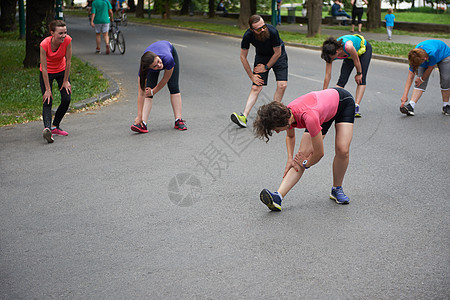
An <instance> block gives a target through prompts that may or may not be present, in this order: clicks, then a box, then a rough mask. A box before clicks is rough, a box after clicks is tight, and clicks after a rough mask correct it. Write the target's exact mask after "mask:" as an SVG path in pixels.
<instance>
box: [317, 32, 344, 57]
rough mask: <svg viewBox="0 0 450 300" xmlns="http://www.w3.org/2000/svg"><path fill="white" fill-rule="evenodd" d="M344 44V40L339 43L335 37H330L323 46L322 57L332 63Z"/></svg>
mask: <svg viewBox="0 0 450 300" xmlns="http://www.w3.org/2000/svg"><path fill="white" fill-rule="evenodd" d="M343 47H344V44H343V43H342V40H340V41H338V40H336V39H335V38H334V37H332V36H330V37H329V38H327V39H326V40H325V41H324V42H323V44H322V54H321V56H320V57H322V59H323V60H325V61H326V62H327V63H331V56H333V55H335V54H336V52H337V51H338V50H339V49H341V48H343Z"/></svg>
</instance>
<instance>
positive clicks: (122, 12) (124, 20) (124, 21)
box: [117, 7, 128, 26]
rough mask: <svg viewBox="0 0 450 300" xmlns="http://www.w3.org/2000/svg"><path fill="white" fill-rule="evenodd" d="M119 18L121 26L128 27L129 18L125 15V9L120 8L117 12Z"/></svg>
mask: <svg viewBox="0 0 450 300" xmlns="http://www.w3.org/2000/svg"><path fill="white" fill-rule="evenodd" d="M117 16H118V17H119V19H120V25H122V26H127V24H128V17H127V14H126V13H125V9H124V8H123V7H121V8H119V10H118V11H117Z"/></svg>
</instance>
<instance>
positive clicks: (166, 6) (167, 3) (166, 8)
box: [163, 0, 170, 19]
mask: <svg viewBox="0 0 450 300" xmlns="http://www.w3.org/2000/svg"><path fill="white" fill-rule="evenodd" d="M163 18H164V19H170V0H165V1H164V14H163Z"/></svg>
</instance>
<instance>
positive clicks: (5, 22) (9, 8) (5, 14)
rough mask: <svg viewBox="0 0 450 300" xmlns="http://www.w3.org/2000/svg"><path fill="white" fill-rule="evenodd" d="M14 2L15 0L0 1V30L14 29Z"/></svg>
mask: <svg viewBox="0 0 450 300" xmlns="http://www.w3.org/2000/svg"><path fill="white" fill-rule="evenodd" d="M16 3H17V0H1V1H0V6H1V8H0V10H1V15H0V30H1V31H3V32H5V31H14V30H16Z"/></svg>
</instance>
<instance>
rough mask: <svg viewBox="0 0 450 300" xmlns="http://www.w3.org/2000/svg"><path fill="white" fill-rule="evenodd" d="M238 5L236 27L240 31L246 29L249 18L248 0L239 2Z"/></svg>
mask: <svg viewBox="0 0 450 300" xmlns="http://www.w3.org/2000/svg"><path fill="white" fill-rule="evenodd" d="M240 3H241V9H240V10H239V20H238V25H239V28H240V29H246V28H248V18H250V16H251V10H250V0H240Z"/></svg>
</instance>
